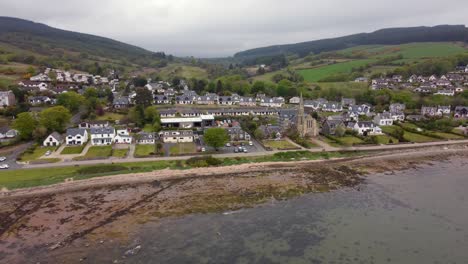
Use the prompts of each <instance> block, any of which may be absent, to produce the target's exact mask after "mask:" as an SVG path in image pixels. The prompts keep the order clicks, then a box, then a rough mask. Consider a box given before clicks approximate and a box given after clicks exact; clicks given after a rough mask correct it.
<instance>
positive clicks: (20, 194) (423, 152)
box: [0, 145, 468, 201]
mask: <svg viewBox="0 0 468 264" xmlns="http://www.w3.org/2000/svg"><path fill="white" fill-rule="evenodd" d="M427 149H432V151H431V152H428V151H427ZM434 149H435V150H434ZM458 152H460V153H463V152H466V153H468V148H467V147H466V146H456V145H452V146H450V147H443V148H441V147H427V148H418V149H411V150H409V149H408V150H406V151H401V150H398V151H397V150H387V151H381V152H378V153H372V154H364V155H362V156H356V157H343V158H331V159H319V160H296V161H280V162H258V163H244V164H240V165H231V166H219V167H208V168H191V169H185V170H183V169H181V170H177V169H169V168H167V169H162V170H155V171H152V172H141V173H134V174H128V173H127V174H116V175H108V176H100V177H95V178H90V179H84V180H77V181H73V180H69V181H65V182H62V183H57V184H52V185H45V186H37V187H29V188H21V189H14V190H8V191H0V201H1V200H5V199H15V198H25V197H31V196H44V195H51V194H60V193H64V192H76V191H81V190H86V189H99V188H103V187H115V186H126V185H127V186H132V185H138V184H145V183H151V182H155V181H167V180H176V179H190V178H206V177H216V176H223V175H224V174H227V173H232V174H242V173H247V172H268V171H272V170H277V169H278V168H279V167H281V168H283V169H286V168H291V167H295V166H299V165H301V166H302V165H309V164H317V163H319V164H327V163H337V162H343V163H344V162H352V161H361V162H366V161H372V160H375V159H380V160H381V159H399V158H402V157H405V156H410V157H417V158H421V157H429V156H433V155H436V154H440V153H447V154H456V153H458Z"/></svg>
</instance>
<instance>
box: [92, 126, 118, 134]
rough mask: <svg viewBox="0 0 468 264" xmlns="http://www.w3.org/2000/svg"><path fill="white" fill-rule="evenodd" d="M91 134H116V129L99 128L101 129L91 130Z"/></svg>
mask: <svg viewBox="0 0 468 264" xmlns="http://www.w3.org/2000/svg"><path fill="white" fill-rule="evenodd" d="M90 131H91V134H94V135H96V134H114V133H115V129H114V128H113V127H99V128H91V130H90Z"/></svg>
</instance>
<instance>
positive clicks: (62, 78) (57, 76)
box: [29, 68, 110, 85]
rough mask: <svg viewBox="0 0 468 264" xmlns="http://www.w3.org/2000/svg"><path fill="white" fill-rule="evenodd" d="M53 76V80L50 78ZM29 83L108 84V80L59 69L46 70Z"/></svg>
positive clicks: (33, 77) (32, 77) (31, 78)
mask: <svg viewBox="0 0 468 264" xmlns="http://www.w3.org/2000/svg"><path fill="white" fill-rule="evenodd" d="M52 74H53V75H54V80H52V78H51V77H50V76H51V75H52ZM29 81H31V82H38V83H49V82H52V81H56V82H58V83H77V84H78V83H79V84H96V85H99V84H108V83H109V82H110V81H109V78H107V77H103V76H100V75H92V74H88V73H71V72H69V71H64V70H60V69H51V68H46V69H45V70H44V72H42V73H39V74H37V75H35V76H31V77H30V78H29Z"/></svg>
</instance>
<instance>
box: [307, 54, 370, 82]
mask: <svg viewBox="0 0 468 264" xmlns="http://www.w3.org/2000/svg"><path fill="white" fill-rule="evenodd" d="M373 61H374V60H373V59H366V60H354V61H348V62H341V63H336V64H332V65H327V66H324V67H319V68H313V69H304V70H299V71H298V72H299V74H300V75H302V76H303V77H304V80H305V81H308V82H318V81H319V80H321V79H323V78H325V77H328V76H330V75H333V74H336V73H349V72H351V70H352V69H353V68H358V67H360V66H364V65H366V64H368V63H371V62H373Z"/></svg>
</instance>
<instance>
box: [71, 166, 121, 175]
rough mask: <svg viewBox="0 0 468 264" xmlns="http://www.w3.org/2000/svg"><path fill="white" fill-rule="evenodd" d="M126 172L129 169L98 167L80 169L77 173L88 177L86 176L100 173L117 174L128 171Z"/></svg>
mask: <svg viewBox="0 0 468 264" xmlns="http://www.w3.org/2000/svg"><path fill="white" fill-rule="evenodd" d="M126 170H128V168H127V167H125V166H122V165H98V166H91V167H84V168H79V169H78V170H77V171H76V172H77V173H78V174H80V175H86V174H98V173H107V172H117V171H126Z"/></svg>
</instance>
